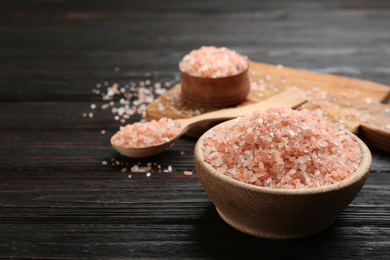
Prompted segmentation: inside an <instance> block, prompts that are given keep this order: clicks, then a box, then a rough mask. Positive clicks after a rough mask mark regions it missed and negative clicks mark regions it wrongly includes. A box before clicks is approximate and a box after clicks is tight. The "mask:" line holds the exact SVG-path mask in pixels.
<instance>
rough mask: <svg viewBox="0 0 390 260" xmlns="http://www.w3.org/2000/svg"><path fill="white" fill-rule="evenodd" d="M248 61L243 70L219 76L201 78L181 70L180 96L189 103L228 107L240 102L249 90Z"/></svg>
mask: <svg viewBox="0 0 390 260" xmlns="http://www.w3.org/2000/svg"><path fill="white" fill-rule="evenodd" d="M248 70H249V61H248V66H247V69H246V70H244V71H243V72H241V73H239V74H236V75H233V76H228V77H220V78H202V77H196V76H191V75H189V74H188V73H185V72H181V92H182V97H183V98H184V100H185V101H187V102H188V103H189V104H190V105H197V106H202V107H216V108H221V107H230V106H234V105H238V104H240V103H242V102H243V101H244V100H245V99H246V96H247V95H248V93H249V90H250V84H249V77H248Z"/></svg>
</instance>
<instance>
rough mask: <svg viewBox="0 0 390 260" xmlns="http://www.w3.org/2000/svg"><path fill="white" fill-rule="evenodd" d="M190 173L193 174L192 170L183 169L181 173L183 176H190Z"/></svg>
mask: <svg viewBox="0 0 390 260" xmlns="http://www.w3.org/2000/svg"><path fill="white" fill-rule="evenodd" d="M192 174H193V172H192V171H184V172H183V175H185V176H191V175H192Z"/></svg>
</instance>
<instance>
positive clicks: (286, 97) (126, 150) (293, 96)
mask: <svg viewBox="0 0 390 260" xmlns="http://www.w3.org/2000/svg"><path fill="white" fill-rule="evenodd" d="M306 101H307V98H306V96H305V94H304V92H303V91H302V90H300V89H299V88H296V87H292V88H288V89H287V90H285V91H283V92H281V93H279V94H277V95H275V96H273V97H271V98H269V99H267V100H264V101H261V102H258V103H255V104H251V105H246V106H240V107H235V108H226V109H221V110H216V111H213V112H209V113H204V114H201V115H199V116H195V117H190V118H183V119H175V120H170V119H167V120H166V119H164V120H166V122H164V124H168V126H169V125H171V123H172V122H173V123H174V126H173V129H172V128H170V127H161V128H154V129H155V130H156V129H157V131H158V132H159V133H157V135H156V133H153V134H150V138H152V137H155V136H162V138H161V139H160V140H159V141H160V142H159V141H154V142H150V143H151V145H148V144H146V145H145V143H144V142H142V141H141V142H140V143H138V144H136V145H134V144H130V145H129V144H128V143H126V142H123V141H121V140H120V138H121V135H122V133H121V131H118V132H117V133H116V134H115V135H113V136H112V137H111V145H112V147H113V148H114V149H115V150H117V151H118V152H119V153H120V154H122V155H124V156H127V157H132V158H143V157H149V156H152V155H156V154H158V153H161V152H162V151H164V150H165V149H167V148H169V147H171V146H172V145H173V143H174V142H175V141H176V140H177V139H178V138H179V137H180V136H182V135H183V134H185V133H186V132H187V131H188V130H189V129H190V128H191V127H192V126H194V125H196V124H199V123H203V122H211V121H221V120H228V119H233V118H236V117H239V116H244V115H247V114H250V113H253V112H255V111H257V110H261V109H266V108H269V107H290V108H294V107H296V106H299V105H300V104H303V103H305V102H306ZM171 121H172V122H171ZM150 123H151V122H146V123H136V124H139V125H138V126H141V127H145V128H144V130H143V133H142V136H141V139H144V138H149V137H148V136H147V135H148V133H147V130H146V129H147V127H148V124H150ZM141 124H144V125H143V126H142V125H141ZM171 126H172V125H171ZM171 130H172V131H173V132H174V134H173V135H172V133H171V134H167V133H165V132H166V131H171ZM137 133H139V132H137ZM175 134H176V135H175ZM146 143H147V142H146Z"/></svg>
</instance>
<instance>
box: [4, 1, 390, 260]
mask: <svg viewBox="0 0 390 260" xmlns="http://www.w3.org/2000/svg"><path fill="white" fill-rule="evenodd" d="M0 5H1V8H0V136H1V138H0V258H19V259H21V258H39V259H42V258H75V259H80V258H163V259H166V258H190V259H192V258H239V257H240V258H244V257H245V258H264V259H283V258H286V259H289V258H291V257H294V259H304V258H309V259H390V155H389V154H388V153H385V152H381V151H378V150H372V153H373V166H372V171H371V174H370V176H369V179H368V181H367V183H366V185H365V186H364V188H363V190H362V191H361V192H360V194H359V195H358V197H357V198H356V199H355V200H354V201H353V202H352V203H351V204H350V206H349V207H348V208H346V209H345V210H344V211H343V212H342V213H341V214H340V216H339V217H338V218H337V219H336V220H335V222H334V223H333V225H332V226H330V227H329V228H328V229H326V230H325V231H323V232H321V233H320V234H318V235H315V236H312V237H310V238H304V239H297V240H287V241H272V240H265V239H259V238H255V237H251V236H248V235H245V234H242V233H240V232H238V231H236V230H234V229H233V228H231V227H229V226H228V225H227V224H225V223H224V222H223V221H222V220H221V218H220V217H219V216H218V214H217V212H216V210H215V208H214V207H213V205H212V203H211V202H210V201H209V199H208V198H207V196H206V194H205V192H204V190H203V188H202V186H201V184H200V182H199V180H198V177H197V174H196V172H195V167H194V163H193V147H194V144H195V142H196V140H195V139H193V138H189V137H184V138H182V139H181V140H180V141H179V142H178V143H177V145H176V146H175V147H173V148H172V149H170V150H168V151H166V152H164V153H162V154H160V155H158V156H154V157H151V158H146V159H142V160H138V159H128V158H124V157H122V156H120V155H119V154H118V153H117V152H115V151H114V150H113V149H112V148H111V147H110V144H109V138H110V136H111V135H112V134H113V133H114V132H115V131H117V129H118V128H119V126H120V125H123V123H121V122H120V120H116V119H115V116H116V114H115V111H113V112H114V113H113V112H112V111H111V107H109V108H107V109H102V106H103V108H105V106H111V105H113V106H114V107H115V106H118V104H120V97H121V94H120V93H119V94H118V95H114V100H113V101H114V104H113V103H111V104H110V103H109V102H110V100H104V99H103V97H102V94H101V93H105V92H106V89H107V86H109V87H110V86H112V85H113V84H114V83H117V84H118V86H119V87H120V88H121V87H124V88H125V90H126V88H127V89H128V90H126V91H130V89H131V86H135V87H137V88H141V87H142V88H145V87H144V86H146V88H148V89H149V87H150V90H151V91H152V93H154V97H157V96H158V94H160V93H161V92H160V91H161V90H159V91H156V90H157V89H159V88H160V85H161V88H162V89H168V88H170V87H171V86H173V85H174V84H176V83H177V82H178V81H179V80H180V79H179V73H178V68H177V65H178V61H179V60H180V59H181V58H182V56H183V55H184V54H186V53H187V52H189V51H190V50H192V49H197V48H199V47H200V46H202V45H216V46H226V47H228V48H231V49H234V50H236V51H238V52H240V53H242V54H245V55H248V56H249V57H250V58H251V59H252V60H255V61H259V62H264V63H271V64H283V65H285V66H289V67H295V68H302V69H307V70H313V71H320V72H328V73H334V74H338V75H343V76H349V77H356V78H361V79H366V80H372V81H376V82H380V83H384V84H387V85H390V2H389V1H386V0H383V1H380V0H370V1H365V0H358V1H348V0H339V1H308V0H307V1H305V0H298V1H244V0H241V1H233V0H229V1H204V0H197V1H183V0H174V1H172V0H170V1H160V0H148V1H135V0H133V1H132V0H127V1H126V0H121V1H101V0H93V1H92V0H90V1H76V0H57V1H49V0H40V1H38V0H19V1H14V0H8V1H7V0H0ZM99 84H100V85H99ZM126 85H128V86H126ZM133 91H135V90H134V89H133ZM133 94H134V99H133V100H135V101H136V104H135V105H140V104H138V103H139V100H140V97H139V96H137V95H135V94H136V93H133ZM144 94H145V93H144ZM146 94H147V93H146ZM141 95H142V94H141ZM145 102H147V101H145ZM141 105H142V104H141ZM91 106H92V108H91ZM94 106H96V108H95V109H93V108H94ZM139 112H140V113H142V106H141V108H140V111H139ZM141 118H142V115H141V114H139V113H135V115H133V116H131V117H130V118H129V119H128V120H127V121H126V123H131V122H135V121H139V120H140V119H141ZM102 130H104V131H105V134H104V131H103V132H102ZM148 163H151V167H152V171H151V175H150V176H147V174H146V172H130V171H129V168H131V167H133V166H134V165H139V166H140V167H146V166H147V165H148ZM124 168H125V169H124ZM122 169H123V170H122ZM125 170H126V172H125ZM159 170H161V172H159ZM187 170H188V171H193V172H194V174H193V175H192V176H185V175H183V171H187Z"/></svg>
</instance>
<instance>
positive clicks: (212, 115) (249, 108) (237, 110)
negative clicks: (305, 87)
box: [175, 87, 307, 131]
mask: <svg viewBox="0 0 390 260" xmlns="http://www.w3.org/2000/svg"><path fill="white" fill-rule="evenodd" d="M306 101H307V98H306V96H305V93H304V92H303V91H302V90H301V89H299V88H297V87H291V88H288V89H286V90H285V91H283V92H281V93H279V94H277V95H275V96H272V97H270V98H269V99H266V100H264V101H260V102H257V103H255V104H251V105H245V106H241V107H234V108H226V109H221V110H216V111H213V112H209V113H204V114H201V115H199V116H195V117H190V118H185V119H176V120H175V121H176V122H178V123H179V124H180V125H181V126H182V129H183V130H185V131H186V130H188V128H190V127H191V126H192V125H194V124H197V123H200V122H206V121H215V120H228V119H233V118H236V117H239V116H244V115H247V114H251V113H253V112H255V111H257V110H261V109H267V108H269V107H291V108H294V107H296V106H299V105H300V104H303V103H305V102H306Z"/></svg>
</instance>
